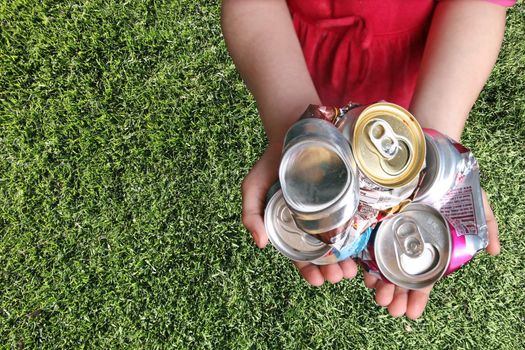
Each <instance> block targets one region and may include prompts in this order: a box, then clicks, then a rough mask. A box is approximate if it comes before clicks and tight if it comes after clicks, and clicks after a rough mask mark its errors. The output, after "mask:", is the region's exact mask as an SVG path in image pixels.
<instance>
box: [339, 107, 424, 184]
mask: <svg viewBox="0 0 525 350" xmlns="http://www.w3.org/2000/svg"><path fill="white" fill-rule="evenodd" d="M348 124H349V125H351V128H352V131H351V135H348V133H349V132H350V131H349V130H348V129H347V130H345V131H344V132H345V134H347V135H348V136H349V137H350V139H351V142H352V150H353V153H354V156H355V160H356V163H357V166H358V168H359V170H360V171H361V172H363V174H364V175H365V176H366V177H367V178H369V179H370V180H372V181H373V182H374V183H376V184H378V185H380V186H383V187H388V188H397V187H402V186H405V185H406V184H408V183H410V182H412V181H413V180H414V178H416V177H417V176H419V172H420V171H421V169H422V168H423V166H424V163H425V149H426V147H425V138H424V135H423V131H422V129H421V127H420V125H419V123H418V122H417V121H416V119H415V118H414V117H413V116H412V115H411V114H410V113H409V112H408V111H407V110H405V109H403V108H402V107H400V106H397V105H395V104H392V103H387V102H379V103H375V104H372V105H370V106H368V107H367V108H366V109H364V110H363V111H362V112H361V114H360V115H359V117H358V118H357V120H355V122H352V121H351V120H349V121H348Z"/></svg>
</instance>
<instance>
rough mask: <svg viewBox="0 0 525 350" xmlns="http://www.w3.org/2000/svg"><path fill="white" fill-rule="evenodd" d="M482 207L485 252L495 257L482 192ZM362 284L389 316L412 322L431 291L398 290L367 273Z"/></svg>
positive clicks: (494, 234) (493, 230) (492, 221)
mask: <svg viewBox="0 0 525 350" xmlns="http://www.w3.org/2000/svg"><path fill="white" fill-rule="evenodd" d="M483 206H484V207H485V216H486V218H487V227H488V233H489V245H488V246H487V252H488V253H489V254H490V255H493V256H495V255H498V254H499V253H500V243H499V238H498V224H497V222H496V218H495V217H494V213H493V212H492V209H491V208H490V205H489V202H488V200H487V195H486V194H485V191H483ZM364 282H365V286H366V287H367V288H370V289H375V290H376V297H375V299H376V303H377V304H378V305H381V306H384V307H387V308H388V312H389V313H390V315H392V316H393V317H400V316H403V315H405V314H406V316H407V317H408V318H410V319H412V320H415V319H417V318H418V317H420V316H421V315H422V314H423V311H424V310H425V307H426V305H427V302H428V297H429V295H430V291H431V290H432V286H430V287H427V288H423V289H417V290H408V289H404V288H400V287H397V286H395V285H393V284H391V283H387V282H385V281H382V280H380V279H378V278H376V277H375V276H373V275H371V274H369V273H367V272H365V273H364Z"/></svg>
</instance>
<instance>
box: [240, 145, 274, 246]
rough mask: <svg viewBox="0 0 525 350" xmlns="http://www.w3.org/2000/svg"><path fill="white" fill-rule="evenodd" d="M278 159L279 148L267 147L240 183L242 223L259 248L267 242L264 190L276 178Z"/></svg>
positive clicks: (266, 189)
mask: <svg viewBox="0 0 525 350" xmlns="http://www.w3.org/2000/svg"><path fill="white" fill-rule="evenodd" d="M274 148H275V150H276V151H274ZM279 160H280V149H279V148H276V147H272V148H268V149H267V150H266V152H265V153H264V154H263V156H262V157H261V159H259V161H257V163H256V164H255V166H254V167H253V169H252V170H250V172H249V173H248V175H247V176H246V178H245V179H244V181H243V183H242V223H243V225H244V226H245V227H246V229H248V231H250V233H251V234H252V237H253V239H254V241H255V244H257V246H258V247H259V248H264V247H265V246H266V244H268V235H267V234H266V229H265V226H264V219H263V218H264V204H265V198H266V192H267V191H268V189H269V188H270V187H271V185H272V184H273V183H274V182H275V181H276V180H277V175H278V168H279Z"/></svg>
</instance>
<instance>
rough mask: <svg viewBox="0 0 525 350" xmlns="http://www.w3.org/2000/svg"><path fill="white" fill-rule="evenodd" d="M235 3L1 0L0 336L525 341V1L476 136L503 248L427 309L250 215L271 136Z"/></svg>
mask: <svg viewBox="0 0 525 350" xmlns="http://www.w3.org/2000/svg"><path fill="white" fill-rule="evenodd" d="M219 17H220V8H219V5H218V4H217V3H216V2H209V1H204V0H199V1H127V2H119V1H109V0H107V1H102V0H100V1H98V0H97V1H95V0H92V1H83V2H80V1H77V2H74V1H64V0H62V1H38V2H37V1H19V0H14V1H7V0H4V1H1V2H0V102H1V104H0V106H1V107H0V155H1V157H0V347H5V348H15V349H24V348H34V347H39V346H42V347H44V348H67V349H71V348H82V347H85V348H95V347H97V348H127V347H131V346H132V347H135V348H145V347H147V348H165V347H167V348H213V349H223V348H234V349H242V348H274V349H288V348H294V349H295V348H297V349H305V348H335V349H338V348H356V349H368V348H383V349H387V348H399V349H401V348H402V349H409V348H412V349H419V348H422V347H424V348H427V347H430V346H431V347H433V348H436V349H443V348H463V349H466V348H488V349H491V348H494V349H501V348H505V349H511V348H525V340H524V338H525V302H524V298H525V278H524V275H525V271H524V266H525V263H524V262H523V259H524V253H523V252H524V251H525V243H524V242H525V239H524V237H525V236H524V234H523V227H524V224H525V222H524V219H523V215H524V213H525V199H524V196H525V193H524V186H523V184H524V183H525V157H524V154H525V126H524V123H525V94H524V93H525V41H524V38H525V6H524V4H523V2H520V3H519V4H518V5H517V6H515V7H514V8H512V9H510V10H509V11H508V22H507V31H506V34H505V41H504V44H503V49H502V52H501V55H500V57H499V60H498V63H497V66H496V68H495V69H494V72H493V74H492V76H491V78H490V80H489V82H488V84H487V86H486V88H485V89H484V91H483V93H482V94H481V97H480V99H479V100H478V102H477V103H476V105H475V108H474V110H473V111H472V113H471V116H470V119H469V121H468V123H467V126H466V130H465V133H464V135H463V138H462V141H463V143H464V144H465V145H466V146H468V147H470V148H472V150H473V151H474V154H475V155H476V157H477V158H478V160H479V161H480V164H481V168H482V185H483V186H484V188H485V189H486V190H487V192H488V194H489V197H490V199H491V202H492V207H493V209H494V211H495V213H496V215H497V218H498V220H499V224H500V237H501V242H502V246H503V248H502V254H501V255H500V256H499V257H497V258H492V257H489V256H488V255H487V254H486V253H483V254H481V255H479V256H478V257H476V259H475V260H474V261H473V262H472V263H471V264H469V265H468V266H466V267H465V268H463V269H461V270H460V271H459V272H457V273H456V274H454V275H453V276H451V277H450V278H447V279H446V280H443V281H441V282H440V283H439V284H438V285H437V286H436V287H435V288H434V291H433V292H432V295H431V300H430V304H429V306H428V307H427V309H426V311H425V314H424V315H423V317H421V318H420V319H419V320H418V321H410V320H407V319H406V318H401V319H394V318H392V317H390V316H388V314H387V312H386V311H385V310H384V309H382V308H380V307H378V306H376V305H375V303H374V302H373V293H372V292H371V291H369V290H367V289H366V288H365V287H364V286H363V283H362V279H361V276H358V278H356V279H354V280H351V281H344V282H342V283H339V284H336V285H328V284H325V285H324V286H323V287H321V288H312V287H309V286H308V285H307V284H306V283H305V282H304V281H303V280H302V279H301V278H300V277H299V276H298V273H297V272H296V271H295V269H294V268H293V266H292V265H291V264H290V263H289V262H288V261H286V259H285V258H283V257H282V256H281V255H279V254H278V253H277V252H276V250H275V249H273V248H271V247H268V248H266V249H264V250H258V249H256V247H255V245H254V244H253V242H252V241H251V238H250V236H249V234H248V233H247V232H246V231H245V229H244V228H243V227H242V225H241V223H240V211H241V195H240V182H241V181H242V179H243V177H244V176H245V174H246V173H247V172H248V170H249V169H250V168H251V166H252V165H253V164H254V162H255V161H256V160H257V159H258V157H259V156H260V155H261V153H262V152H263V150H264V148H265V142H266V139H265V136H264V131H263V128H262V126H261V122H260V120H259V118H258V115H257V112H256V108H255V103H254V101H253V99H252V98H251V97H250V95H249V94H248V92H247V90H246V88H245V87H244V85H243V83H242V81H241V80H240V78H239V76H238V74H237V72H236V70H235V67H234V66H233V64H232V61H231V59H230V58H229V56H228V53H227V51H226V49H225V45H224V43H223V39H222V35H221V30H220V25H219Z"/></svg>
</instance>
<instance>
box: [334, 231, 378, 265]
mask: <svg viewBox="0 0 525 350" xmlns="http://www.w3.org/2000/svg"><path fill="white" fill-rule="evenodd" d="M371 234H372V228H371V227H369V228H367V229H366V230H365V231H364V232H363V233H361V235H360V236H359V238H358V239H356V240H355V241H354V243H352V244H350V245H349V246H348V247H344V248H343V249H341V250H334V254H335V256H336V258H337V261H341V260H345V259H347V258H349V257H355V256H357V254H359V253H361V252H362V251H363V249H365V247H366V245H367V244H368V240H369V239H370V235H371Z"/></svg>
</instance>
